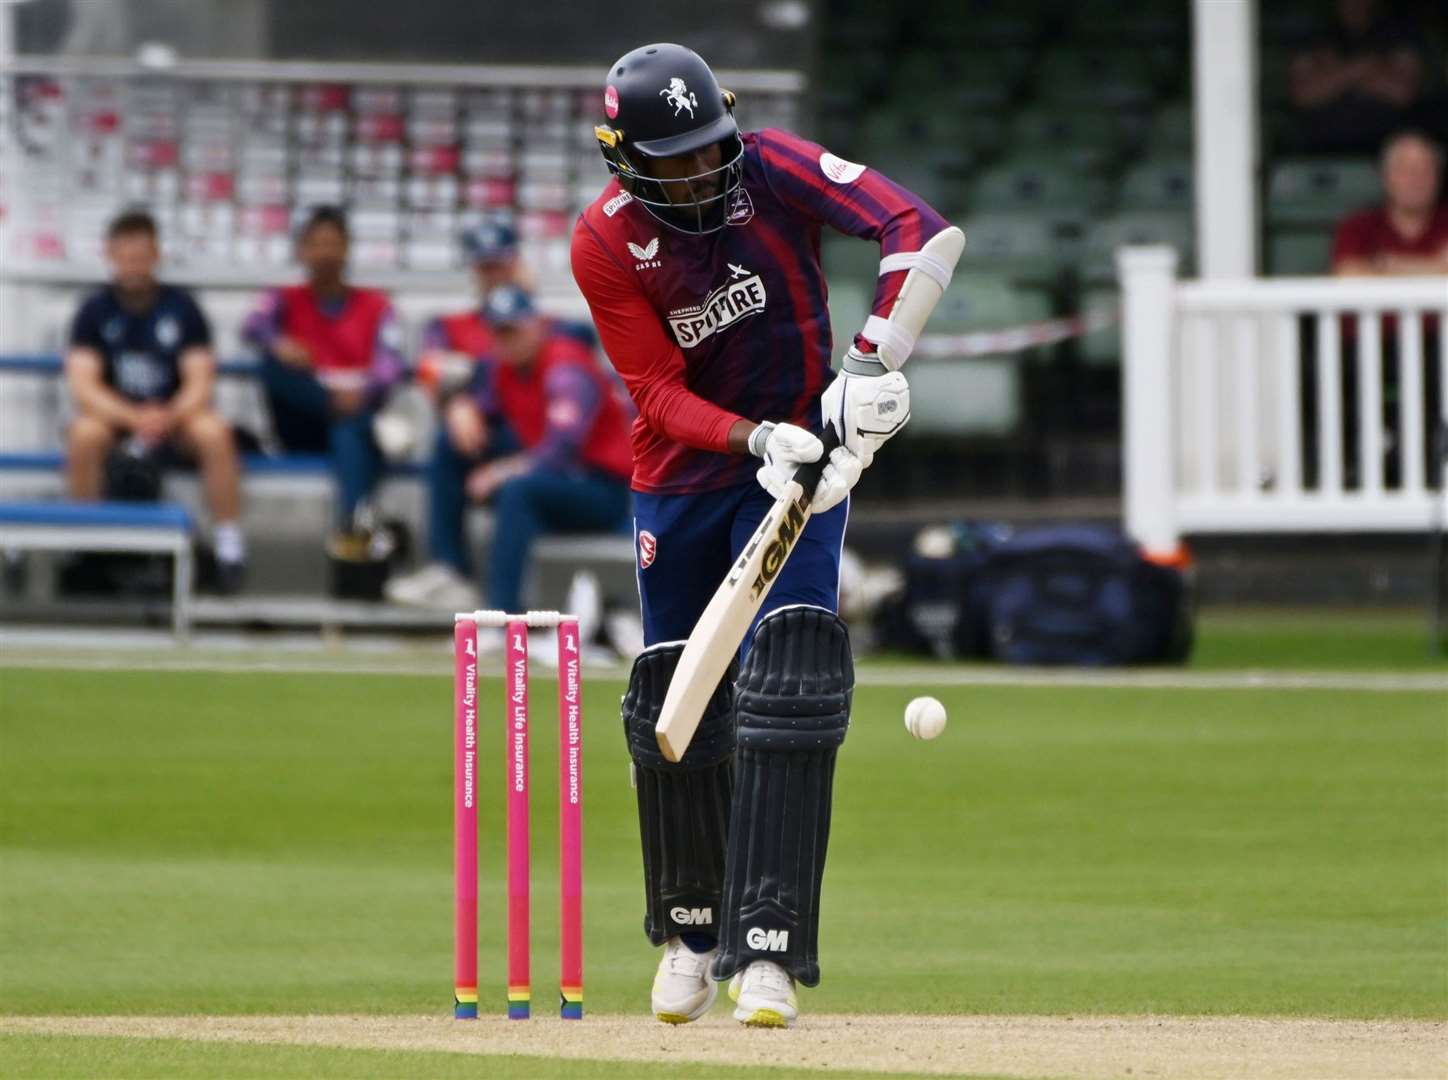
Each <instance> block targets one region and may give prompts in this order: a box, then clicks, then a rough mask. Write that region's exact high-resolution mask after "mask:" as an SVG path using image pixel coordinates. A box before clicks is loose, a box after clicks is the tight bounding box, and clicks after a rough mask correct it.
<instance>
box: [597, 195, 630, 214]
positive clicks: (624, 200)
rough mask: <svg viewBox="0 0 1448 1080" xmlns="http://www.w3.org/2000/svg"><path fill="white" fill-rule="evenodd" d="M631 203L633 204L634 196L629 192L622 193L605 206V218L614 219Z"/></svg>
mask: <svg viewBox="0 0 1448 1080" xmlns="http://www.w3.org/2000/svg"><path fill="white" fill-rule="evenodd" d="M631 202H633V196H632V195H630V194H629V193H628V192H627V191H620V192H619V193H618V194H617V195H615V196H614V197H613V198H611V199H609V200H608V202H606V203H604V204H603V216H604V217H613V215H614V214H616V213H618V212H619V211H620V210H622V209H623V208H624V207H625V206H627V205H628V204H629V203H631Z"/></svg>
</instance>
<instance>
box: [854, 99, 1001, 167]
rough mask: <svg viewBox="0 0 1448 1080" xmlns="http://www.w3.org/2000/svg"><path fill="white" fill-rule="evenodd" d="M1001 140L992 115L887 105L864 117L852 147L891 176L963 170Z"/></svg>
mask: <svg viewBox="0 0 1448 1080" xmlns="http://www.w3.org/2000/svg"><path fill="white" fill-rule="evenodd" d="M1001 136H1002V124H1001V121H1000V119H999V118H998V117H997V116H996V115H995V114H994V113H991V112H976V111H973V110H970V109H965V108H952V109H939V110H927V111H921V110H917V109H910V108H905V107H901V106H899V105H889V104H885V105H881V106H879V107H877V108H875V109H872V110H871V111H870V112H869V113H868V114H866V116H865V118H864V119H863V120H862V121H861V122H860V128H859V133H858V136H857V138H856V141H855V143H854V145H855V146H856V147H858V150H857V151H856V156H857V158H858V159H859V160H861V161H863V162H864V163H865V164H867V165H870V166H873V167H875V168H877V169H880V170H881V171H882V172H884V173H885V174H886V175H889V176H893V175H894V174H895V173H897V172H900V171H901V170H908V169H910V168H912V167H914V166H923V167H926V168H930V169H937V170H943V171H948V172H949V171H954V172H961V171H964V170H966V169H968V168H969V167H971V166H972V165H973V164H974V163H975V162H977V161H979V160H980V159H981V158H982V157H984V156H986V155H987V154H990V153H992V152H994V150H995V149H996V148H997V147H998V146H999V145H1000V142H1001Z"/></svg>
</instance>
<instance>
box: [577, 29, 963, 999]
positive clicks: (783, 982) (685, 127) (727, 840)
mask: <svg viewBox="0 0 1448 1080" xmlns="http://www.w3.org/2000/svg"><path fill="white" fill-rule="evenodd" d="M733 110H734V95H733V94H731V93H730V92H729V91H727V90H724V89H721V88H720V86H719V84H718V82H717V81H716V80H715V78H714V74H713V72H712V71H710V69H709V66H708V65H707V64H706V63H705V62H704V60H703V59H702V58H701V57H699V56H698V55H697V54H696V53H694V52H692V51H691V50H689V49H686V48H684V47H682V46H680V45H669V44H658V45H646V46H643V47H641V48H638V49H635V50H633V51H632V52H630V53H628V54H627V55H625V56H624V57H622V58H621V59H620V60H618V62H617V63H615V64H614V65H613V66H612V67H611V68H609V71H608V76H607V78H606V80H605V87H604V91H603V120H602V123H600V124H599V125H598V126H597V127H596V128H595V129H594V130H595V134H596V135H597V137H598V142H599V145H600V149H601V150H602V152H603V156H604V159H605V160H606V161H607V163H608V168H609V171H610V172H611V173H612V174H613V177H612V179H611V180H610V181H609V182H608V184H607V185H606V186H605V188H604V190H603V192H602V193H601V194H600V195H599V196H598V198H597V199H595V200H594V202H593V203H592V204H591V205H590V206H589V207H588V208H587V209H586V210H584V212H583V213H582V214H581V215H580V217H579V219H578V222H577V224H576V225H575V227H574V231H573V242H572V264H573V275H574V278H575V279H576V280H577V282H578V286H579V288H580V289H581V290H582V292H583V295H584V297H585V298H586V299H587V301H588V305H589V308H590V309H591V311H592V314H593V319H594V323H595V325H596V326H597V328H598V333H599V337H600V339H601V342H602V344H603V347H604V349H605V350H606V351H607V353H608V356H609V357H610V359H611V360H612V361H613V364H614V366H615V367H616V368H617V370H618V372H619V374H620V375H621V376H622V378H623V380H624V383H625V384H626V385H627V387H628V390H629V392H630V394H631V395H632V397H633V400H634V402H635V403H636V405H637V407H638V412H639V416H638V419H637V420H636V421H635V422H634V426H633V431H632V442H633V481H632V486H633V491H634V507H635V518H634V533H635V540H636V548H637V556H638V582H639V593H640V597H641V603H642V613H643V623H644V637H645V642H646V644H647V646H648V647H647V648H646V649H645V651H644V652H643V653H642V654H641V655H640V656H639V657H638V659H637V660H636V661H635V663H634V666H633V670H632V673H631V676H630V682H629V687H628V691H627V694H626V696H625V698H624V701H623V722H624V729H625V734H626V737H627V739H628V745H629V752H630V756H631V757H632V760H633V773H634V782H635V787H636V789H637V794H638V808H639V828H640V832H641V834H642V840H643V856H644V859H643V861H644V894H645V901H646V908H645V915H644V932H645V933H646V934H647V935H648V938H649V940H650V941H651V942H652V943H653V944H654V945H662V946H664V953H663V957H662V959H661V960H660V962H659V968H658V974H657V976H656V977H655V979H654V984H653V995H652V1006H653V1012H654V1015H655V1016H657V1017H658V1018H659V1019H660V1020H661V1021H663V1022H665V1023H669V1024H682V1023H688V1022H689V1021H692V1020H697V1019H698V1018H699V1017H701V1016H703V1015H704V1013H705V1012H706V1011H707V1010H708V1008H709V1006H710V1005H711V1004H712V1003H713V1001H714V997H715V994H716V992H717V983H716V980H720V981H722V980H726V979H727V980H730V982H729V996H730V998H731V999H732V1000H733V1001H734V1004H735V1010H734V1016H735V1019H737V1020H739V1021H741V1022H742V1023H744V1024H747V1025H750V1026H756V1027H788V1026H789V1025H790V1024H792V1023H793V1022H794V1020H795V1019H796V1017H797V1016H798V1015H799V1001H798V997H797V995H796V992H795V989H796V985H797V984H803V985H805V986H815V985H817V984H818V983H819V977H820V968H819V950H818V927H819V911H820V887H821V881H822V878H823V873H824V863H825V848H826V843H827V840H828V838H829V823H830V802H831V794H832V782H833V776H834V762H835V754H836V752H837V749H838V747H839V746H840V744H841V743H843V741H844V738H845V733H846V729H847V727H848V725H849V709H850V699H851V694H852V691H853V686H854V672H853V663H852V660H851V653H850V641H849V636H848V634H847V632H846V629H845V626H844V624H843V623H842V622H841V620H840V618H839V616H838V615H837V614H836V610H837V606H838V591H839V567H840V549H841V546H842V545H843V543H844V534H845V522H846V519H847V517H848V513H849V493H850V489H851V488H852V487H853V486H854V485H855V483H856V482H857V481H858V480H859V478H860V474H861V472H862V471H863V470H864V469H866V468H868V467H869V465H870V462H871V461H872V460H873V458H874V456H875V452H876V451H877V450H878V449H879V448H880V446H881V445H882V444H883V443H885V442H886V441H887V440H888V439H889V438H890V437H891V436H893V435H894V434H895V433H896V432H897V431H899V430H900V428H901V427H903V426H904V425H905V422H906V421H907V420H908V419H909V416H910V388H909V385H908V383H907V381H906V378H905V376H904V374H903V373H901V372H900V371H899V370H898V368H899V367H900V365H901V364H902V363H903V362H904V360H905V358H906V356H908V354H909V351H910V347H911V345H912V344H913V336H912V334H911V333H909V332H908V331H907V330H904V329H902V328H901V327H900V326H898V325H896V324H893V323H891V322H890V319H889V316H890V314H891V312H892V310H894V308H895V302H896V299H897V296H898V295H899V294H900V293H901V287H902V283H904V281H905V279H906V277H907V274H909V273H910V272H912V271H919V272H920V273H923V274H927V275H929V276H930V278H932V279H933V280H934V282H935V283H936V284H937V285H938V286H939V289H940V290H943V289H944V288H945V286H946V284H947V283H948V281H949V278H950V272H951V269H952V268H953V265H954V259H955V255H958V253H959V247H958V244H957V246H956V247H955V254H954V255H951V256H950V257H948V258H939V257H935V256H933V255H932V254H931V253H930V252H928V251H922V250H921V249H922V248H923V247H925V246H926V245H927V243H928V242H929V241H930V240H931V238H932V237H934V236H936V235H937V234H939V233H941V232H942V231H944V230H947V229H949V226H948V225H947V223H946V222H945V221H944V220H943V219H942V218H941V217H940V215H939V214H937V213H936V212H935V211H934V210H932V209H931V208H930V207H929V206H927V205H925V203H924V202H922V201H921V200H920V199H919V198H917V197H916V196H915V195H913V194H911V193H910V192H908V191H906V190H904V189H903V188H901V187H900V186H898V185H897V184H894V183H892V182H891V181H890V180H888V179H886V178H885V177H884V176H882V175H880V174H879V173H878V172H876V171H875V170H873V169H869V168H866V167H865V166H864V165H859V164H855V163H853V162H849V161H845V160H843V159H841V158H838V157H836V156H835V155H833V154H831V153H829V152H827V151H826V150H824V149H823V148H822V147H819V146H817V145H815V144H814V143H811V142H808V141H806V140H804V139H802V138H800V137H798V136H796V135H792V134H790V133H788V132H784V131H777V130H762V131H756V132H741V131H740V130H739V128H738V126H737V125H736V123H735V120H734V115H733ZM825 227H830V228H833V229H836V230H838V231H840V232H843V233H847V234H848V235H850V236H856V237H859V238H861V239H862V240H865V239H867V240H873V241H874V242H876V243H878V244H879V245H880V253H881V262H880V276H879V283H878V286H877V288H876V292H875V298H874V304H873V314H872V315H871V316H870V317H869V318H868V319H867V320H866V322H865V325H864V326H863V327H862V328H861V331H860V333H859V334H858V335H856V337H855V339H854V341H853V342H852V343H850V344H849V346H848V348H847V350H846V351H845V355H844V358H843V361H842V363H841V365H840V371H839V373H838V374H836V373H835V372H834V371H833V369H832V365H831V350H832V344H831V341H830V323H829V312H828V310H827V308H826V306H825V299H826V295H827V291H826V284H825V279H824V275H823V273H822V271H821V268H820V232H821V230H822V229H823V228H825ZM952 231H953V230H952ZM955 235H956V236H958V235H959V234H958V232H956V233H955ZM827 427H830V428H833V429H834V432H835V435H836V437H837V438H838V441H839V446H838V447H837V448H836V449H834V450H832V451H831V452H830V453H829V455H828V459H827V463H826V464H825V466H824V468H823V470H822V473H821V476H820V479H819V483H818V485H817V486H816V488H815V493H814V496H813V501H812V502H811V503H810V504H809V507H810V509H811V510H812V514H811V516H810V517H809V518H808V524H807V525H806V526H805V528H804V530H803V532H802V534H801V535H800V537H799V540H798V542H797V545H796V546H795V548H794V550H793V554H792V556H791V557H789V559H788V562H787V563H785V564H784V566H783V568H782V569H781V570H780V571H779V574H778V577H777V578H776V579H775V580H774V584H773V588H772V589H771V591H769V593H768V595H767V598H766V600H765V602H764V603H763V605H762V606H761V607H760V609H759V611H758V614H757V615H756V616H755V618H754V622H753V624H752V626H750V629H749V632H748V634H747V635H746V637H745V640H744V643H743V647H742V648H741V649H740V650H739V657H738V660H737V661H736V662H735V664H734V665H733V666H732V667H731V670H730V671H729V673H728V674H726V675H725V677H724V679H723V680H722V681H721V682H720V684H719V686H718V688H717V690H716V691H715V692H714V693H713V695H712V697H711V698H710V699H709V703H708V705H707V707H706V708H705V709H704V712H703V716H702V718H701V719H700V720H699V725H698V728H697V730H696V731H695V733H694V735H693V738H692V742H690V743H689V745H688V749H687V751H686V752H684V754H683V755H682V757H681V758H680V760H678V761H677V762H674V761H670V760H668V758H666V757H665V756H664V754H663V753H661V751H660V745H659V743H658V741H657V740H656V738H655V730H654V725H655V721H656V719H657V717H658V715H659V712H660V708H661V703H662V701H663V699H664V696H665V693H666V691H667V690H668V687H669V682H670V679H671V676H672V674H673V671H674V668H675V666H676V664H677V663H678V661H679V656H680V654H681V652H682V650H683V647H684V640H685V639H687V638H688V637H689V635H690V633H691V630H692V629H693V627H694V624H695V622H696V621H697V620H698V619H699V616H700V614H701V612H702V611H703V610H704V608H705V606H706V604H708V602H709V600H710V596H711V594H713V593H714V591H715V589H716V587H717V586H719V585H720V582H721V579H723V578H724V576H725V575H726V573H728V572H729V570H730V567H731V564H732V563H733V561H734V559H735V557H736V556H737V555H738V554H739V553H740V550H741V548H742V547H743V546H744V544H745V543H746V541H748V540H749V538H750V537H751V534H753V533H754V531H755V529H756V527H757V526H759V524H760V522H761V521H762V520H763V517H764V515H765V514H766V513H767V512H768V511H769V510H770V509H771V507H772V505H773V504H774V500H775V497H776V496H778V495H780V494H781V492H783V491H785V490H786V485H787V484H788V483H789V482H790V479H791V477H792V476H793V474H794V471H795V469H796V468H797V467H799V466H800V465H801V464H803V463H807V462H815V461H818V460H819V459H820V458H821V456H822V454H823V452H824V444H823V442H822V441H821V438H820V435H821V434H822V433H824V432H825V430H826V428H827ZM731 649H732V646H731Z"/></svg>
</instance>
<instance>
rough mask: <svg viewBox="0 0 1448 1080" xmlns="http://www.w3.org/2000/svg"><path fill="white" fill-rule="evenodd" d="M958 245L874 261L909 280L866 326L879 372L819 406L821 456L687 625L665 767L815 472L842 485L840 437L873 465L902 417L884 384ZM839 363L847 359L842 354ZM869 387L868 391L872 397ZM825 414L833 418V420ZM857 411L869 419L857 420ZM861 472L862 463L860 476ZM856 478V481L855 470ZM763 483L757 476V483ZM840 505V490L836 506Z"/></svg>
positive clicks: (663, 745) (788, 540) (769, 575)
mask: <svg viewBox="0 0 1448 1080" xmlns="http://www.w3.org/2000/svg"><path fill="white" fill-rule="evenodd" d="M964 247H965V234H963V233H962V232H961V231H960V230H959V229H957V228H954V227H951V228H947V229H944V230H942V231H941V232H939V233H937V234H936V235H934V236H932V237H931V238H930V239H929V240H928V241H927V242H926V243H925V246H924V247H922V248H921V250H920V251H917V252H909V253H906V254H903V255H898V256H897V255H890V256H886V258H885V259H884V260H882V261H881V264H880V265H881V273H887V272H889V271H890V270H891V269H904V268H906V267H907V266H908V267H909V273H907V274H906V275H905V282H904V284H903V285H901V287H900V294H899V296H898V297H896V299H895V306H894V308H893V309H892V310H891V312H890V317H889V318H888V319H881V318H879V317H878V316H874V315H872V316H870V318H869V319H867V320H866V322H865V328H864V331H863V333H864V336H865V338H866V339H867V340H869V341H873V342H875V343H876V345H877V351H876V356H875V358H874V362H876V363H878V364H879V365H880V368H879V369H873V368H871V369H868V370H867V371H860V372H855V373H850V372H849V371H848V370H844V371H841V374H840V376H839V377H837V378H836V380H835V383H833V384H831V386H830V387H829V388H828V390H827V391H826V395H825V399H824V400H823V401H822V402H821V407H822V409H823V410H824V417H825V421H826V424H825V431H824V435H823V436H822V437H821V438H820V440H819V441H820V447H821V452H820V455H819V456H818V457H817V458H815V459H814V460H812V461H811V460H805V461H804V463H803V464H800V465H799V466H797V467H796V468H795V471H794V475H793V476H792V477H790V479H789V481H788V482H786V483H784V484H783V486H782V490H781V491H780V492H779V494H778V495H777V496H776V498H775V502H774V505H773V506H772V507H770V509H769V512H768V513H767V514H765V515H764V520H763V521H761V522H760V523H759V528H757V529H756V530H755V531H754V535H753V536H751V537H750V538H749V542H748V543H746V544H745V545H744V550H743V551H741V552H740V553H739V557H738V558H737V559H735V560H734V564H733V565H732V566H731V567H730V568H729V573H728V574H726V575H725V577H724V580H723V582H721V583H720V585H719V588H718V589H717V590H716V591H715V593H714V596H713V597H712V598H711V599H710V601H709V605H708V607H706V608H705V609H704V613H703V614H702V615H700V616H699V621H698V622H696V623H695V624H694V632H693V633H692V634H690V635H689V640H688V641H687V642H686V643H685V645H684V651H683V653H682V655H680V657H679V662H678V664H677V666H676V667H675V668H674V677H673V679H672V680H671V681H670V682H669V690H668V693H667V694H666V695H665V696H664V704H663V708H662V709H661V710H660V711H659V719H658V723H657V724H655V726H654V734H655V735H656V736H657V738H658V740H659V749H660V750H661V751H662V752H663V755H664V757H666V758H668V759H669V760H670V761H678V760H680V759H681V758H682V757H683V756H684V752H685V751H686V750H687V749H688V748H689V741H690V740H691V739H692V738H693V737H694V731H695V729H696V728H697V727H698V726H699V718H700V717H701V716H702V715H703V713H704V706H705V705H706V704H707V703H708V701H709V698H710V697H711V696H713V693H714V691H715V689H716V688H717V687H718V685H719V680H720V679H721V678H722V677H723V675H724V672H725V670H726V669H727V668H728V666H729V661H730V659H731V658H732V657H733V656H734V654H735V653H736V652H737V651H738V649H739V643H740V642H741V641H743V640H744V634H745V632H746V631H748V629H749V626H750V624H751V623H753V621H754V616H755V614H756V613H757V612H758V611H759V608H760V605H762V604H763V603H764V598H765V597H766V596H767V595H768V594H769V590H770V587H771V586H772V585H773V584H774V582H775V580H776V579H777V578H778V577H779V572H780V570H781V569H783V568H784V564H785V562H786V561H787V560H788V559H789V556H790V554H791V553H792V552H793V551H794V548H795V545H796V544H797V543H798V542H799V538H800V535H801V534H802V533H803V532H804V527H805V525H806V524H808V523H809V519H810V515H811V514H813V513H814V511H815V509H816V507H815V505H814V504H815V501H816V491H817V488H818V487H819V485H820V482H821V474H823V473H824V472H825V471H826V469H827V468H829V467H831V466H834V467H835V469H836V470H837V471H839V472H840V473H841V479H844V476H843V470H840V468H839V466H838V465H836V463H835V452H836V450H837V449H839V448H846V449H848V448H847V447H845V438H847V437H849V435H853V437H854V438H855V439H856V447H857V448H858V450H857V451H855V452H852V453H851V456H852V457H854V458H855V459H856V462H857V463H858V462H859V461H860V460H861V453H860V452H864V453H865V454H867V455H868V457H870V458H872V457H873V456H874V452H875V450H876V449H878V448H879V446H880V444H881V443H883V442H884V441H885V440H886V439H888V438H889V437H890V436H891V435H893V434H894V433H895V432H896V431H898V430H899V428H900V427H901V426H903V424H904V422H905V420H907V419H909V412H910V408H909V405H910V397H909V387H908V386H905V385H902V384H903V383H904V376H901V377H900V379H899V380H895V381H891V382H886V381H883V380H887V379H889V376H890V375H891V374H898V369H899V368H900V367H901V365H903V364H904V363H905V361H906V359H908V358H909V355H910V350H911V348H912V347H913V346H914V344H915V338H916V336H917V335H918V334H919V333H920V331H921V330H922V329H924V327H925V321H926V320H927V319H928V318H929V317H930V313H931V312H932V311H933V310H934V309H935V305H936V304H937V303H938V302H939V300H940V297H941V296H942V295H944V293H945V289H946V286H947V285H948V284H949V283H950V275H951V271H952V270H954V268H955V264H956V261H957V260H959V258H960V253H961V251H962V250H963V249H964ZM846 359H847V361H848V359H849V358H848V356H847V357H846ZM861 359H862V360H863V359H864V358H863V357H861ZM846 375H852V378H853V379H854V380H855V381H857V382H858V383H859V385H858V386H856V387H854V388H852V387H851V380H850V379H845V376H846ZM863 380H876V381H873V382H864V381H863ZM837 386H838V390H837V389H836V387H837ZM872 388H873V390H874V393H871V392H869V391H870V390H871V389H872ZM892 393H893V394H894V395H895V397H894V400H895V403H896V406H895V408H894V409H888V408H886V409H885V410H884V413H883V415H885V416H888V417H890V418H891V419H893V418H894V416H895V414H896V413H898V412H900V411H901V406H902V405H903V412H904V417H903V418H901V419H899V421H898V422H897V423H895V425H894V427H892V428H890V429H889V430H888V431H883V430H875V428H876V427H877V425H876V424H875V423H874V422H873V421H872V420H871V419H870V418H871V416H872V415H873V416H874V417H875V418H879V417H880V416H881V415H882V413H881V409H880V403H882V402H884V401H886V400H889V395H890V394H892ZM902 394H903V400H902V398H901V396H900V395H902ZM872 403H873V404H872ZM832 408H833V409H835V410H836V411H834V412H832V411H831V409H832ZM861 409H866V410H872V412H871V411H866V412H863V413H862V412H861V411H860V410H861ZM836 417H838V418H839V420H840V422H841V423H842V424H843V425H844V428H845V432H842V431H841V430H840V428H838V427H837V426H836V424H835V420H836ZM851 427H854V428H855V430H854V431H853V432H850V431H849V429H850V428H851ZM775 430H776V431H777V430H778V427H776V428H775ZM791 438H792V436H791ZM796 442H798V440H796ZM783 445H784V444H781V448H782V447H783ZM863 467H864V466H863V465H859V468H861V469H863ZM854 478H855V479H856V480H858V479H859V474H858V472H856V473H855V476H854ZM763 479H764V478H763V477H761V482H763ZM766 486H768V485H766ZM848 488H849V485H846V486H845V491H848ZM843 497H844V493H843V492H842V493H841V494H840V496H839V498H841V499H842V498H843ZM836 501H838V499H837V500H836Z"/></svg>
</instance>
